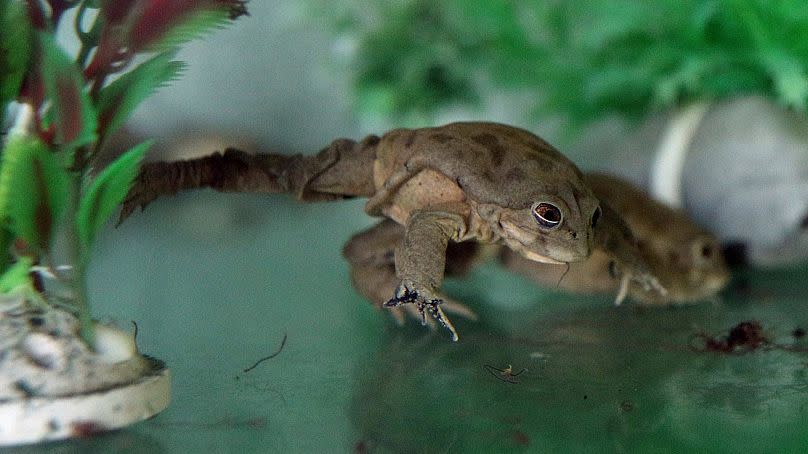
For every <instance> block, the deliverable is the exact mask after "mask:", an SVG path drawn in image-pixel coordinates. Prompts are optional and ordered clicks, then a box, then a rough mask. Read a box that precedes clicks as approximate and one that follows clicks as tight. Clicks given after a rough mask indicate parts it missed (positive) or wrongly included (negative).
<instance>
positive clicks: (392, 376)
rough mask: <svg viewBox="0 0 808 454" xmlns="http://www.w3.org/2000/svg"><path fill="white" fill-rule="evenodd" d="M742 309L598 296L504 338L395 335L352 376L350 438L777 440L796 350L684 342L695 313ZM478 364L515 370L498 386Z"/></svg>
mask: <svg viewBox="0 0 808 454" xmlns="http://www.w3.org/2000/svg"><path fill="white" fill-rule="evenodd" d="M562 307H563V306H562ZM755 310H757V308H756V307H754V306H748V305H747V306H736V307H732V306H729V305H726V306H698V307H687V308H679V309H660V310H637V309H636V308H630V307H621V308H613V307H609V306H606V305H601V306H595V307H589V308H584V309H578V310H574V311H566V312H563V311H562V312H558V313H556V314H552V315H548V316H544V317H541V318H539V319H537V320H536V321H534V322H533V323H529V324H527V325H525V326H522V327H521V328H519V329H518V330H517V331H516V332H510V333H508V334H504V333H501V332H500V333H497V332H493V333H492V332H491V328H490V327H483V326H477V327H476V329H475V328H473V327H472V328H471V329H469V328H466V330H465V332H464V336H463V337H461V340H460V342H459V343H456V344H455V343H449V342H446V341H445V339H444V338H443V337H441V336H439V335H438V336H423V335H422V333H421V332H419V331H417V330H412V331H404V332H394V333H393V337H392V339H391V340H390V341H389V342H388V343H387V345H386V347H385V348H384V349H383V350H382V351H381V352H379V354H378V358H377V359H376V360H375V362H374V364H373V366H372V369H371V370H364V371H363V373H362V375H361V377H359V379H358V380H359V388H358V389H359V391H358V392H357V394H356V396H355V399H354V405H353V409H352V413H353V415H352V417H353V420H354V424H355V425H356V428H357V433H359V434H360V437H361V440H360V441H361V443H363V445H362V446H365V447H369V448H374V447H378V448H380V449H382V450H385V451H386V450H390V451H398V452H402V451H404V452H411V451H429V452H432V451H437V452H442V451H450V452H464V451H481V450H485V451H492V450H493V451H511V450H519V449H524V450H536V449H541V450H551V449H563V450H565V451H569V450H582V449H585V448H592V447H600V448H602V449H607V450H618V451H622V450H637V449H653V450H657V451H658V450H660V449H663V450H664V449H666V447H667V448H673V447H678V446H682V445H683V444H684V445H691V446H703V445H704V443H705V440H709V439H711V438H710V437H711V435H712V439H716V442H715V443H716V444H715V445H714V446H715V447H717V448H722V449H727V448H728V447H730V446H736V447H738V448H740V447H742V445H733V444H732V443H736V442H739V441H740V442H741V443H745V441H743V440H745V439H746V438H747V437H748V438H753V437H757V439H758V442H757V443H758V444H760V443H764V442H765V440H767V439H768V438H767V437H769V436H770V431H775V430H776V431H777V433H778V437H779V438H778V439H779V440H780V441H781V443H782V444H789V443H796V442H797V441H799V437H801V436H802V435H800V434H802V433H803V432H804V431H803V430H801V429H800V428H804V427H805V423H806V418H805V415H804V410H803V408H804V407H806V406H808V405H806V404H808V394H806V393H805V392H804V391H805V390H806V387H807V386H808V376H806V374H805V373H803V370H804V369H805V368H806V365H805V364H806V361H808V354H805V353H799V352H786V351H773V350H772V351H761V352H752V353H748V354H743V355H720V354H714V353H704V352H695V351H693V350H691V349H690V348H689V347H688V339H689V338H690V337H691V336H692V335H693V333H694V332H695V331H696V327H697V326H703V325H704V324H705V323H704V321H705V320H710V321H711V324H712V323H716V324H719V325H717V326H720V324H725V325H731V324H732V323H729V322H727V321H728V320H732V319H736V320H737V319H739V318H748V317H743V314H744V312H749V311H755ZM769 313H770V314H773V316H774V318H778V314H777V312H773V311H772V310H771V308H769ZM525 319H527V318H525ZM785 328H789V329H791V328H790V327H784V328H783V329H785ZM784 332H785V333H786V334H787V335H788V333H789V332H790V331H784ZM486 366H492V367H496V368H498V369H500V370H506V368H507V367H511V368H512V369H511V371H513V372H516V371H519V370H521V369H523V368H526V369H527V370H526V371H525V372H524V373H522V374H521V375H519V376H518V381H515V382H509V381H507V380H504V381H503V380H500V379H498V377H495V376H493V375H492V374H491V373H490V369H489V368H487V367H486ZM739 424H740V425H741V428H740V430H738V431H735V429H733V427H736V426H738V425H739ZM715 434H720V436H718V438H716V436H715ZM733 434H734V435H733ZM701 437H706V438H704V439H702V438H701ZM750 446H755V445H750ZM758 447H759V448H760V447H762V445H758Z"/></svg>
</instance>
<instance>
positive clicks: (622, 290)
mask: <svg viewBox="0 0 808 454" xmlns="http://www.w3.org/2000/svg"><path fill="white" fill-rule="evenodd" d="M619 274H620V275H619V276H617V277H618V278H619V279H620V284H619V287H618V291H617V296H616V297H615V299H614V305H615V306H619V305H620V304H622V303H623V301H624V300H625V299H626V296H628V293H629V287H630V286H631V283H632V282H635V283H637V284H638V285H640V286H641V287H642V289H643V290H644V291H645V292H647V293H656V294H657V295H659V296H661V297H663V298H664V297H666V296H667V295H668V290H667V289H665V287H664V286H663V285H662V284H660V283H659V280H658V279H657V278H656V277H655V276H654V275H652V274H651V273H649V272H647V271H640V272H637V271H636V270H635V271H634V272H632V271H625V272H622V273H619Z"/></svg>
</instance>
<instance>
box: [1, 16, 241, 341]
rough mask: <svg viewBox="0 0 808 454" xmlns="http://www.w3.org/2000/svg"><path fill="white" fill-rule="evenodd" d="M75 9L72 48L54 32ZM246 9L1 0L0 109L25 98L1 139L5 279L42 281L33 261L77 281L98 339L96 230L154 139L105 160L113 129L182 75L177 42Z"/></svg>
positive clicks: (10, 284)
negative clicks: (61, 246)
mask: <svg viewBox="0 0 808 454" xmlns="http://www.w3.org/2000/svg"><path fill="white" fill-rule="evenodd" d="M71 10H73V11H74V12H75V13H76V14H75V17H76V19H75V21H74V23H73V24H72V25H73V26H74V28H75V34H76V37H77V38H78V41H79V42H80V43H81V48H80V49H79V51H78V53H77V55H76V56H75V57H74V56H72V55H69V54H68V53H67V52H66V51H65V50H64V49H63V48H62V47H61V46H60V45H59V43H57V41H56V38H55V32H54V31H55V30H57V29H58V28H59V26H60V22H61V20H62V18H63V17H65V13H67V12H69V11H71ZM243 14H246V9H245V7H244V2H243V1H240V0H199V1H193V2H189V1H174V0H128V1H121V2H116V1H113V0H101V1H98V0H46V1H44V2H41V1H32V2H23V1H21V0H0V64H2V66H0V112H5V111H6V110H9V109H8V106H9V105H10V103H11V102H12V101H15V102H16V107H17V108H16V115H15V117H16V118H15V121H14V123H15V124H14V127H13V128H12V129H11V131H8V132H6V131H3V133H4V137H3V140H2V143H1V144H0V145H2V146H1V147H0V152H1V153H2V155H1V156H2V160H0V291H3V292H11V291H20V290H21V291H23V292H27V293H28V294H32V292H38V291H39V292H42V291H44V289H43V288H41V287H42V286H41V285H40V282H39V281H38V280H37V279H35V278H34V274H35V269H34V268H32V267H33V266H35V265H36V266H38V267H39V269H44V270H46V271H47V273H45V275H53V276H57V277H58V278H59V279H60V280H63V281H65V282H68V283H69V284H70V286H71V287H72V290H73V295H72V301H70V302H69V303H68V304H70V305H72V307H73V309H74V311H75V312H76V313H77V315H78V316H79V318H80V320H81V331H82V336H83V337H84V339H85V340H86V341H87V342H88V344H90V345H93V332H92V321H91V316H90V311H89V303H88V301H87V296H86V282H85V271H86V267H87V264H88V262H89V260H90V251H91V246H92V242H93V239H94V238H95V235H96V233H97V232H98V231H99V230H100V229H101V228H102V227H103V226H104V225H105V224H106V222H107V220H108V219H109V218H110V217H111V216H112V214H113V212H114V210H115V209H116V208H117V206H118V205H119V204H120V203H121V202H122V201H123V200H124V199H125V197H126V195H127V193H128V192H129V188H130V187H131V185H132V182H133V181H134V179H135V177H136V176H137V173H138V169H139V166H140V162H141V160H142V159H143V157H144V156H145V154H146V151H147V150H148V148H149V146H150V145H151V141H147V142H144V143H141V144H139V145H136V146H135V147H133V148H132V149H130V150H129V151H126V152H122V151H120V150H117V151H115V153H116V154H117V155H118V157H117V158H116V159H114V160H113V161H112V162H111V163H110V164H108V165H106V167H103V168H101V169H99V168H98V167H100V165H99V163H98V162H97V159H96V158H97V156H98V154H99V152H100V150H101V148H102V145H103V144H104V140H105V139H106V138H108V137H109V136H111V135H112V134H113V133H114V132H115V131H116V130H117V129H118V128H119V127H120V126H121V125H122V124H123V123H124V122H125V121H126V119H127V118H129V116H131V114H132V113H133V112H134V110H135V108H136V107H137V106H138V105H139V104H140V103H141V102H142V101H143V100H145V99H146V98H147V97H148V96H149V95H151V94H152V93H154V92H155V91H156V90H157V89H159V88H160V87H163V86H164V85H166V84H167V83H169V82H170V81H172V80H174V79H175V78H176V77H178V75H179V73H180V72H181V70H182V68H183V64H182V63H181V62H177V61H174V60H173V58H174V56H175V55H176V53H177V50H178V46H180V45H182V44H184V43H186V42H187V41H189V40H191V39H194V38H196V37H198V36H200V35H202V34H204V33H206V32H209V31H211V30H215V29H217V28H221V27H222V26H224V25H225V24H227V23H229V22H230V21H232V20H233V19H235V18H236V17H239V16H241V15H243ZM138 56H142V57H144V58H143V59H140V62H138V61H136V60H135V57H138ZM113 78H114V79H115V80H114V81H113V82H110V81H111V80H112V79H113ZM1 120H2V118H0V124H2V121H1ZM60 234H64V235H65V237H66V238H67V241H66V243H67V244H68V246H67V247H68V249H69V251H68V252H69V256H70V258H69V260H70V261H71V263H69V265H70V266H72V268H73V272H72V273H70V274H68V275H64V276H62V275H60V271H59V268H60V267H58V266H55V265H56V264H55V263H53V262H54V255H55V251H54V248H55V246H54V244H56V243H57V241H55V240H56V238H57V236H58V235H60Z"/></svg>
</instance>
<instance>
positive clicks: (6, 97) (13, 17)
mask: <svg viewBox="0 0 808 454" xmlns="http://www.w3.org/2000/svg"><path fill="white" fill-rule="evenodd" d="M30 59H31V27H30V24H29V23H28V18H27V16H26V14H25V9H24V8H23V5H22V2H17V1H3V2H2V3H0V124H3V115H4V113H5V108H6V104H8V102H9V101H11V100H13V99H15V98H16V97H17V94H18V93H19V90H20V85H21V84H22V79H23V76H24V75H25V71H26V69H27V68H28V62H29V61H30Z"/></svg>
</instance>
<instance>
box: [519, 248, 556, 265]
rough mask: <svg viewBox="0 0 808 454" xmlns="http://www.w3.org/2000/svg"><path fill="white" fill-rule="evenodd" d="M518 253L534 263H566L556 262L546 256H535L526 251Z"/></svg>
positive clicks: (533, 253) (531, 252)
mask: <svg viewBox="0 0 808 454" xmlns="http://www.w3.org/2000/svg"><path fill="white" fill-rule="evenodd" d="M519 253H520V254H522V256H523V257H525V258H526V259H529V260H533V261H534V262H541V263H549V264H551V265H564V264H566V263H567V262H561V261H558V260H556V259H551V258H550V257H547V256H546V255H541V254H537V253H535V252H533V251H530V250H528V249H522V250H521V251H519Z"/></svg>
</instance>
